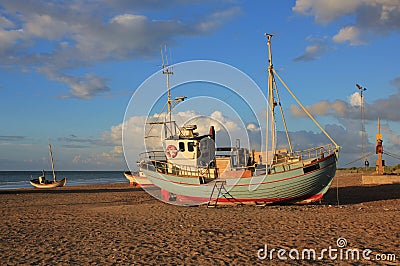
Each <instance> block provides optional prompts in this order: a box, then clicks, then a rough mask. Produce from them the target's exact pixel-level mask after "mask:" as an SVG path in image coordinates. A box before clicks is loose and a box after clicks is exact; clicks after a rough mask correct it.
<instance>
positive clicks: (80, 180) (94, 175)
mask: <svg viewBox="0 0 400 266" xmlns="http://www.w3.org/2000/svg"><path fill="white" fill-rule="evenodd" d="M41 174H42V172H41V171H0V190H4V189H18V188H33V186H32V185H31V184H30V183H29V180H30V179H35V178H38V177H39V176H40V175H41ZM45 175H46V179H48V180H53V173H52V172H51V171H45ZM56 177H57V180H60V179H62V178H64V177H66V178H67V183H66V186H78V185H89V184H113V183H124V182H128V180H127V179H126V178H125V176H124V172H123V171H57V172H56Z"/></svg>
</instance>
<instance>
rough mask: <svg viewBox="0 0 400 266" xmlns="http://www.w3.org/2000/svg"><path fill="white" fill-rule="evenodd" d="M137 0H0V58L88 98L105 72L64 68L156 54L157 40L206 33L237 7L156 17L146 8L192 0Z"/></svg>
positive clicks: (73, 94) (102, 83)
mask: <svg viewBox="0 0 400 266" xmlns="http://www.w3.org/2000/svg"><path fill="white" fill-rule="evenodd" d="M139 2H143V1H128V2H115V1H106V0H105V1H97V2H96V3H94V2H92V1H72V2H68V1H66V2H65V1H61V2H48V1H44V0H38V1H30V2H26V1H18V0H4V1H2V2H1V4H0V9H1V11H2V12H1V16H0V62H1V63H0V64H1V66H9V67H19V68H20V69H29V70H34V71H38V72H39V73H42V74H45V75H46V76H47V77H48V78H50V79H52V80H56V81H59V82H64V83H65V84H67V85H68V86H69V88H70V92H69V93H68V94H67V95H64V96H66V97H75V98H80V99H90V98H93V97H96V96H98V95H100V94H102V93H104V92H107V91H109V90H110V88H108V87H107V86H106V85H105V81H106V78H102V77H97V76H96V75H93V74H86V75H83V76H81V77H76V76H72V75H71V74H66V72H67V71H68V73H71V70H74V69H82V68H88V67H91V66H93V65H94V64H96V63H98V62H101V61H116V60H134V59H136V58H143V57H149V56H153V55H158V53H159V47H160V45H161V44H165V43H168V44H171V45H173V44H174V43H175V40H176V38H180V37H191V36H202V35H206V34H209V33H211V32H213V31H215V30H217V29H218V28H219V27H221V26H222V25H224V24H225V23H227V22H228V21H229V20H231V19H232V18H234V17H235V16H237V15H238V14H239V13H240V8H238V7H232V4H229V3H227V4H226V7H225V8H223V9H222V10H219V11H215V10H212V8H211V9H207V11H204V13H203V14H202V16H198V17H196V18H194V19H193V20H186V21H181V20H179V19H176V18H175V17H173V18H164V17H163V18H162V19H160V18H158V17H156V16H157V13H154V12H151V11H152V10H158V9H160V8H161V7H164V8H170V9H173V8H174V7H176V5H178V4H180V5H182V4H184V5H187V6H190V5H191V4H192V2H191V1H188V2H184V3H183V2H181V1H170V2H169V3H168V5H167V4H164V3H162V2H157V3H155V2H153V1H151V3H150V2H147V3H139ZM205 5H207V3H205ZM144 10H146V11H150V12H147V13H149V14H152V16H155V17H150V16H149V15H147V14H145V13H144ZM204 10H205V9H204ZM107 18H109V19H107ZM38 43H47V44H49V45H45V46H40V48H41V49H40V52H38V51H37V49H36V48H38ZM46 49H47V50H46Z"/></svg>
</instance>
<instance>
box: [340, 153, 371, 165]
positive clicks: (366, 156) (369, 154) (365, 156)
mask: <svg viewBox="0 0 400 266" xmlns="http://www.w3.org/2000/svg"><path fill="white" fill-rule="evenodd" d="M372 154H374V153H373V152H370V153H368V154H367V155H364V156H361V157H360V158H358V159H356V160H354V161H351V162H349V163H346V164H345V165H344V166H346V165H349V164H352V163H355V162H357V161H360V160H362V159H364V158H368V157H369V156H371V155H372Z"/></svg>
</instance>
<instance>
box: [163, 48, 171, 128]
mask: <svg viewBox="0 0 400 266" xmlns="http://www.w3.org/2000/svg"><path fill="white" fill-rule="evenodd" d="M165 49H166V48H165ZM165 52H166V51H165ZM161 58H162V73H163V74H164V75H166V78H167V90H168V100H167V105H168V124H169V129H170V133H171V135H172V134H173V133H172V116H171V113H172V108H171V106H172V102H173V101H172V100H171V88H170V85H169V75H173V74H174V72H173V71H172V67H170V66H169V64H168V56H167V55H165V62H164V55H163V52H162V49H161Z"/></svg>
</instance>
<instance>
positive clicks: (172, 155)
mask: <svg viewBox="0 0 400 266" xmlns="http://www.w3.org/2000/svg"><path fill="white" fill-rule="evenodd" d="M165 154H166V155H167V156H168V157H170V158H175V157H176V155H178V149H177V148H176V147H175V146H174V145H172V144H171V145H168V146H167V149H166V150H165Z"/></svg>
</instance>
